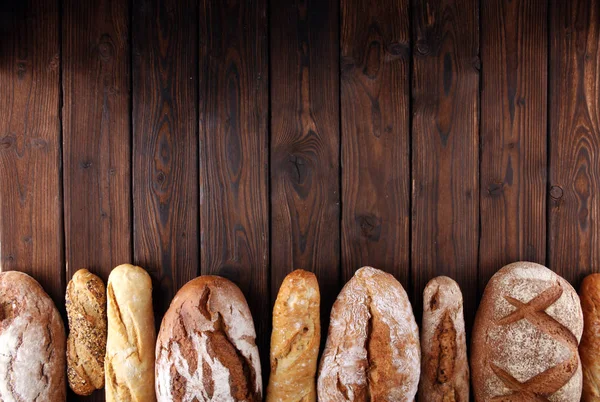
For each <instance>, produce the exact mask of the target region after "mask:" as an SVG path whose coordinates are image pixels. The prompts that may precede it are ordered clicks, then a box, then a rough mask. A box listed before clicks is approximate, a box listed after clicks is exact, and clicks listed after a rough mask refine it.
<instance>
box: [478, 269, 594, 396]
mask: <svg viewBox="0 0 600 402" xmlns="http://www.w3.org/2000/svg"><path fill="white" fill-rule="evenodd" d="M582 331H583V315H582V312H581V305H580V302H579V297H578V296H577V293H576V292H575V290H574V289H573V287H572V286H571V285H570V284H569V283H568V282H567V281H566V280H564V279H563V278H561V277H560V276H558V275H557V274H556V273H554V272H552V271H551V270H549V269H548V268H546V267H544V266H542V265H539V264H535V263H531V262H516V263H514V264H510V265H507V266H505V267H504V268H502V269H501V270H499V271H498V272H496V274H495V275H494V276H493V277H492V278H491V279H490V281H489V283H488V285H487V286H486V288H485V291H484V293H483V297H482V299H481V303H480V305H479V309H478V310H477V316H476V318H475V324H474V327H473V338H472V348H471V351H472V352H471V374H472V378H473V390H474V393H475V400H476V401H552V402H574V401H579V399H580V398H581V383H582V380H581V378H582V376H581V364H580V361H579V353H578V352H577V347H578V344H579V340H580V339H581V333H582Z"/></svg>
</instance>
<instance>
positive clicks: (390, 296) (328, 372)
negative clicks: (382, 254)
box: [317, 267, 421, 402]
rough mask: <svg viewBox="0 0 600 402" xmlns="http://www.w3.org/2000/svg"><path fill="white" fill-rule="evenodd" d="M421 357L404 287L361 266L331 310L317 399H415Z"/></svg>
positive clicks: (387, 276) (390, 276) (375, 270)
mask: <svg viewBox="0 0 600 402" xmlns="http://www.w3.org/2000/svg"><path fill="white" fill-rule="evenodd" d="M420 358H421V356H420V347H419V330H418V328H417V324H416V322H415V318H414V315H413V311H412V307H411V305H410V301H409V300H408V296H407V295H406V292H405V291H404V289H403V288H402V285H401V284H400V283H399V282H398V281H397V280H396V279H395V278H394V277H393V276H392V275H390V274H387V273H385V272H383V271H380V270H378V269H375V268H371V267H363V268H361V269H359V270H358V271H356V273H355V274H354V276H353V277H352V279H350V281H349V282H348V283H347V284H346V285H345V286H344V288H343V289H342V291H341V292H340V294H339V295H338V297H337V300H336V301H335V303H334V305H333V309H332V311H331V323H330V326H329V334H328V336H327V342H326V345H325V351H324V352H323V356H322V357H321V363H320V368H319V379H318V385H317V389H318V394H319V400H323V401H328V402H337V401H340V402H342V401H343V402H346V401H356V402H359V401H360V402H362V401H364V402H367V401H371V400H374V401H384V402H388V401H389V402H392V401H393V402H403V401H413V400H414V397H415V394H416V393H417V385H418V382H419V373H420V364H421V362H420Z"/></svg>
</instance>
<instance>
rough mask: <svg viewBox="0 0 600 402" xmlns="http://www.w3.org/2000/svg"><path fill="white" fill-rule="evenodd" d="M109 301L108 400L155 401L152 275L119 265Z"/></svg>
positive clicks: (111, 278) (112, 278)
mask: <svg viewBox="0 0 600 402" xmlns="http://www.w3.org/2000/svg"><path fill="white" fill-rule="evenodd" d="M106 298H107V318H108V333H107V339H106V357H105V359H104V372H105V373H104V375H105V383H106V401H107V402H141V401H144V402H153V401H155V400H156V396H155V394H154V346H155V344H156V331H155V329H154V312H153V309H152V280H151V279H150V275H148V273H147V272H146V271H145V270H144V269H143V268H141V267H136V266H133V265H129V264H123V265H119V266H118V267H116V268H115V269H113V270H112V271H111V273H110V276H109V277H108V285H107V287H106Z"/></svg>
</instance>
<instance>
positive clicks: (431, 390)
mask: <svg viewBox="0 0 600 402" xmlns="http://www.w3.org/2000/svg"><path fill="white" fill-rule="evenodd" d="M419 400H420V401H427V402H445V401H456V402H459V401H460V402H468V401H469V362H468V360H467V340H466V337H465V320H464V316H463V298H462V293H461V292H460V288H459V287H458V284H457V283H456V282H454V281H453V280H452V279H450V278H448V277H447V276H438V277H437V278H433V279H432V280H430V281H429V283H428V284H427V286H425V290H424V291H423V326H422V328H421V382H420V383H419Z"/></svg>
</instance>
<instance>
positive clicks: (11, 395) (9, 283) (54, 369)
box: [0, 271, 67, 402]
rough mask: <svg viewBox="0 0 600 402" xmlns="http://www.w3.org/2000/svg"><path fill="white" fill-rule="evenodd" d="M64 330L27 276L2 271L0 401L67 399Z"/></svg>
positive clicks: (50, 304)
mask: <svg viewBox="0 0 600 402" xmlns="http://www.w3.org/2000/svg"><path fill="white" fill-rule="evenodd" d="M65 344H66V336H65V328H64V325H63V322H62V319H61V317H60V314H59V313H58V310H57V309H56V307H55V306H54V303H53V302H52V299H50V297H49V296H48V295H47V294H46V292H44V289H42V287H41V286H40V284H39V283H37V281H36V280H35V279H33V278H32V277H30V276H29V275H27V274H24V273H21V272H15V271H9V272H2V273H0V401H3V402H21V401H44V402H64V401H65V400H66V391H67V390H66V379H65Z"/></svg>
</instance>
